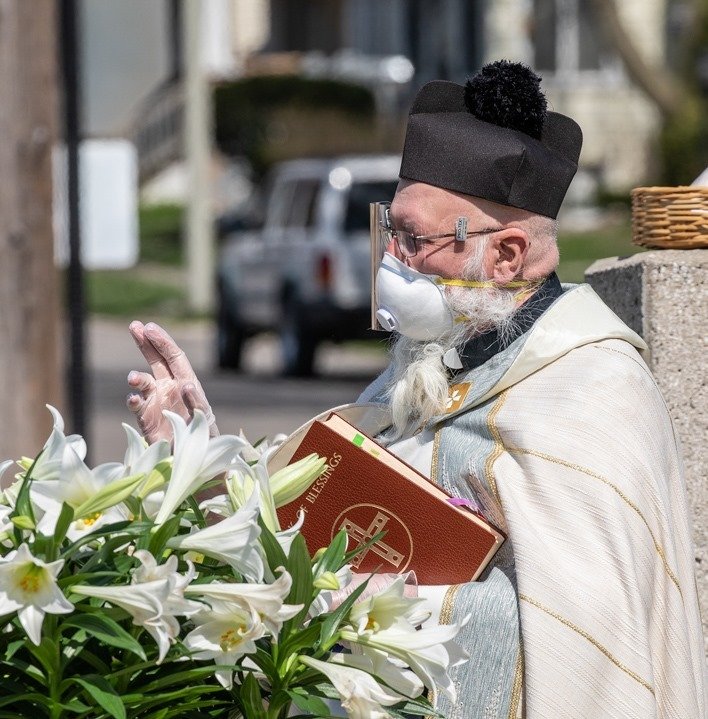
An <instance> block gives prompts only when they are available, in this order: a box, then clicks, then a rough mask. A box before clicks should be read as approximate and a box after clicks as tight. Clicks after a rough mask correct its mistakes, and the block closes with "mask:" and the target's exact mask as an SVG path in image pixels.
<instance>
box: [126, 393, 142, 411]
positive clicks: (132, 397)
mask: <svg viewBox="0 0 708 719" xmlns="http://www.w3.org/2000/svg"><path fill="white" fill-rule="evenodd" d="M125 404H126V407H128V409H129V410H130V411H131V412H132V413H133V414H137V415H140V413H141V410H142V409H143V407H144V406H145V400H144V399H143V398H142V397H141V396H140V395H139V394H134V393H132V392H131V393H130V394H129V395H128V396H127V397H126V398H125Z"/></svg>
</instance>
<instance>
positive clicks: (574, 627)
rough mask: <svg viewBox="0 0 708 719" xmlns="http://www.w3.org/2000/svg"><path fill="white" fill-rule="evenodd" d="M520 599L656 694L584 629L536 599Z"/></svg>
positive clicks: (524, 596) (522, 597)
mask: <svg viewBox="0 0 708 719" xmlns="http://www.w3.org/2000/svg"><path fill="white" fill-rule="evenodd" d="M519 599H521V600H523V601H524V602H528V603H529V604H531V605H533V606H534V607H536V608H537V609H540V610H541V611H542V612H545V613H546V614H548V616H550V617H553V618H554V619H557V620H558V621H559V622H560V623H561V624H563V625H564V626H566V627H568V628H569V629H572V630H573V631H574V632H577V633H578V634H579V635H580V636H581V637H583V639H587V640H588V641H589V642H590V644H592V645H593V646H594V647H595V648H596V649H598V650H599V651H600V652H602V653H603V654H604V655H605V656H606V657H607V658H608V659H609V660H610V661H611V662H612V663H613V664H614V665H615V666H616V667H617V668H618V669H621V670H622V671H623V672H624V673H625V674H627V675H628V676H630V677H631V678H632V679H634V680H635V681H636V682H638V683H639V684H641V685H642V686H643V687H644V688H645V689H648V690H649V691H650V692H651V693H652V694H654V688H653V687H652V685H651V684H649V682H647V681H646V680H644V679H642V677H640V676H639V674H637V673H636V672H633V671H632V670H631V669H630V668H629V667H627V666H626V665H625V664H622V662H621V661H620V660H619V659H617V658H616V657H615V656H613V655H612V653H611V652H610V650H609V649H607V648H606V647H604V646H603V645H602V644H600V642H598V641H597V639H595V638H594V637H592V636H590V634H588V633H587V632H586V631H585V630H584V629H581V628H580V627H579V626H577V625H576V624H573V622H571V621H570V620H569V619H566V618H565V617H563V616H561V615H560V614H558V612H554V611H553V610H552V609H549V608H548V607H546V606H544V605H543V604H541V603H540V602H537V601H536V600H535V599H531V597H529V596H527V595H525V594H519Z"/></svg>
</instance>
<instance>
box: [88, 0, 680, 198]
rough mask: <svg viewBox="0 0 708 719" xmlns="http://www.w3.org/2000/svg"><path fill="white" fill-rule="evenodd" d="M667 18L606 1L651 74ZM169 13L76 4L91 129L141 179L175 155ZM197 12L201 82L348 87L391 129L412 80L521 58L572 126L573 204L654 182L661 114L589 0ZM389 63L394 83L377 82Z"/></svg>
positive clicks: (371, 1) (645, 2)
mask: <svg viewBox="0 0 708 719" xmlns="http://www.w3.org/2000/svg"><path fill="white" fill-rule="evenodd" d="M667 6H668V3H667V0H622V1H621V2H617V7H618V10H619V13H620V16H621V19H622V20H623V23H624V25H625V27H626V31H627V33H628V34H629V35H630V36H631V38H632V40H633V42H634V43H635V44H636V46H637V49H638V51H639V52H640V53H641V54H642V55H643V56H644V57H645V58H646V59H647V61H649V62H650V63H653V64H655V65H657V66H661V65H663V64H665V63H666V52H667V39H666V38H667V30H666V28H667ZM180 7H181V2H180V0H122V1H121V3H115V2H111V0H90V2H84V14H85V18H86V20H85V28H86V34H87V36H89V37H87V43H86V47H87V52H90V53H91V54H92V57H91V59H90V60H89V59H87V61H86V66H87V68H88V75H89V77H88V78H87V90H88V93H87V94H88V95H93V96H94V99H92V98H91V97H89V98H88V103H89V118H90V119H91V118H94V119H93V120H91V121H90V122H89V129H90V126H91V124H92V122H93V123H94V124H96V125H98V124H101V123H99V121H98V120H99V118H100V117H103V118H104V119H103V120H102V121H101V122H102V127H103V128H104V129H105V128H106V127H109V129H110V131H113V132H116V133H119V134H123V135H124V136H126V135H128V136H131V137H132V138H133V140H134V142H135V143H136V144H137V146H138V150H139V156H140V162H141V177H142V178H143V179H147V178H148V177H150V176H154V175H155V174H156V172H158V171H160V170H162V169H163V168H164V167H166V166H167V165H169V164H170V163H171V162H173V161H174V160H175V159H176V158H177V157H179V154H180V152H181V134H180V133H181V74H180V68H181V64H180V62H181V61H180V58H181V53H182V48H181V42H180V31H179V24H180ZM202 7H203V13H204V18H203V19H204V27H203V32H204V57H203V62H204V70H205V72H206V73H207V74H208V75H209V77H210V78H211V79H212V80H213V81H219V80H222V79H225V78H237V77H240V76H243V75H244V74H253V73H258V72H293V71H295V72H304V73H310V74H320V75H322V74H325V75H326V74H330V75H333V76H339V77H342V76H345V77H349V78H350V79H357V78H358V79H359V80H360V81H361V82H363V83H367V82H368V83H369V84H370V85H372V84H373V86H374V90H375V94H376V96H377V98H379V100H380V106H381V107H382V108H383V109H384V110H385V111H387V112H394V113H397V114H398V121H399V122H400V121H402V119H403V117H402V114H403V112H404V108H405V106H406V105H407V103H408V101H409V100H410V97H411V96H412V94H413V93H414V92H415V90H416V89H417V88H418V87H419V86H420V85H421V84H423V83H424V82H426V81H428V80H430V79H433V78H443V79H450V80H454V81H456V82H464V81H465V79H466V78H467V77H468V76H469V75H471V74H474V72H475V71H476V70H477V69H478V68H479V67H480V66H481V65H482V64H483V63H484V62H487V61H491V60H494V59H499V58H505V59H509V60H520V61H523V62H525V63H527V64H529V65H530V66H531V67H533V68H534V69H535V70H537V71H538V72H539V73H540V74H541V75H542V76H543V85H542V87H543V88H544V90H545V91H546V93H547V95H548V97H549V100H550V104H551V107H552V108H553V109H554V110H557V111H559V112H564V113H567V114H569V115H571V116H573V117H574V118H576V119H577V120H578V122H579V123H580V125H581V126H582V128H583V132H584V136H585V143H584V147H583V153H582V155H581V167H582V172H581V173H580V174H579V177H578V179H577V181H576V182H575V183H574V188H573V191H574V192H576V193H577V194H578V195H581V196H587V195H588V194H589V193H591V192H592V190H593V188H596V187H601V188H603V189H605V190H608V191H610V192H626V191H627V190H628V189H630V188H631V187H633V186H637V185H641V184H644V183H645V182H646V181H647V180H650V179H651V178H652V173H653V170H654V165H653V159H652V158H653V157H654V156H655V154H654V151H653V147H654V142H655V138H656V135H657V132H658V129H659V126H660V116H659V113H658V112H657V110H656V108H655V107H654V105H653V103H652V102H651V101H650V100H649V99H647V98H646V96H645V95H644V94H643V93H642V92H641V91H640V90H639V89H638V88H637V87H636V86H635V85H634V84H633V83H632V82H631V80H630V78H629V76H628V74H627V73H626V72H625V70H624V67H623V65H622V62H621V60H620V58H619V56H618V54H617V53H616V52H615V51H614V50H613V48H612V47H611V46H610V45H609V44H608V43H606V42H605V41H603V33H602V32H601V31H600V27H599V24H598V21H597V18H596V17H595V15H594V13H593V12H592V3H590V2H589V1H588V0H494V1H493V2H492V1H491V0H386V1H385V2H382V1H381V0H203V2H202ZM117 27H121V28H122V29H121V31H120V32H116V28H117ZM128 27H130V28H131V32H125V31H123V29H126V28H128ZM121 48H122V49H121ZM116 53H118V54H116ZM121 53H123V54H122V55H121ZM120 57H123V58H125V60H124V61H122V62H121V61H117V60H118V58H120ZM392 58H393V59H397V62H398V65H395V64H391V62H389V65H388V66H387V67H390V68H393V70H392V72H394V74H395V73H396V72H399V74H400V81H397V82H395V83H392V82H390V79H391V78H390V77H389V78H388V80H387V79H386V78H385V77H382V74H381V72H379V70H380V68H381V67H383V66H382V65H381V62H382V61H384V60H388V61H391V59H392ZM106 59H108V60H110V62H106ZM406 59H407V61H408V66H406V64H405V62H404V61H406ZM140 62H142V63H143V68H144V70H143V71H140V70H139V69H138V67H139V63H140ZM377 63H378V64H377ZM89 66H90V67H89ZM407 67H408V68H409V69H406V68H407ZM372 68H373V69H372ZM411 73H412V76H411ZM92 77H93V79H92ZM387 82H388V84H387ZM99 98H101V99H100V100H99ZM92 102H93V103H95V106H92ZM99 106H100V107H99ZM111 118H112V119H113V123H112V126H111V123H110V119H111Z"/></svg>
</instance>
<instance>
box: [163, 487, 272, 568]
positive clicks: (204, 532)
mask: <svg viewBox="0 0 708 719" xmlns="http://www.w3.org/2000/svg"><path fill="white" fill-rule="evenodd" d="M258 512H259V509H258V494H257V493H256V492H254V493H253V494H252V496H251V498H250V499H249V500H248V502H247V503H246V504H245V505H244V506H243V507H241V509H239V510H238V512H236V514H234V515H233V516H232V517H228V518H227V519H223V520H222V521H221V522H219V523H218V524H212V525H211V526H210V527H206V528H205V529H200V530H199V531H197V532H194V533H193V534H186V535H180V536H178V537H173V538H172V539H170V540H169V541H168V542H167V546H168V547H172V548H173V549H180V550H183V551H195V552H200V553H201V554H205V555H206V556H208V557H214V558H215V559H218V560H220V561H222V562H225V563H226V564H229V565H230V566H231V567H233V568H234V569H235V570H236V571H237V572H238V573H239V574H241V575H243V576H244V577H246V578H247V579H249V580H251V581H256V582H260V581H262V580H263V574H264V571H265V568H264V564H263V557H262V555H261V546H260V543H259V542H258V537H259V536H260V533H261V528H260V527H259V526H258Z"/></svg>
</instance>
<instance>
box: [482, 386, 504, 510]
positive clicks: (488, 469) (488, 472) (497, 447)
mask: <svg viewBox="0 0 708 719" xmlns="http://www.w3.org/2000/svg"><path fill="white" fill-rule="evenodd" d="M508 393H509V390H505V391H504V392H502V393H501V394H500V395H499V399H498V400H497V401H496V403H495V404H494V407H492V409H491V410H490V412H489V416H488V417H487V429H488V430H489V434H491V435H492V439H493V440H494V449H493V450H492V453H491V454H490V455H489V457H487V461H486V462H485V463H484V476H485V477H486V479H487V486H488V487H489V488H490V489H491V490H492V493H493V494H494V497H495V499H496V500H497V502H499V503H500V504H501V499H499V492H498V491H497V483H496V480H495V479H494V473H493V472H492V465H493V464H494V463H495V462H496V461H497V460H498V459H499V457H501V455H502V454H504V444H503V443H502V438H501V434H500V433H499V430H498V429H497V425H496V424H495V422H496V419H497V415H498V414H499V412H500V410H501V408H502V407H503V406H504V402H506V397H507V395H508Z"/></svg>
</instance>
